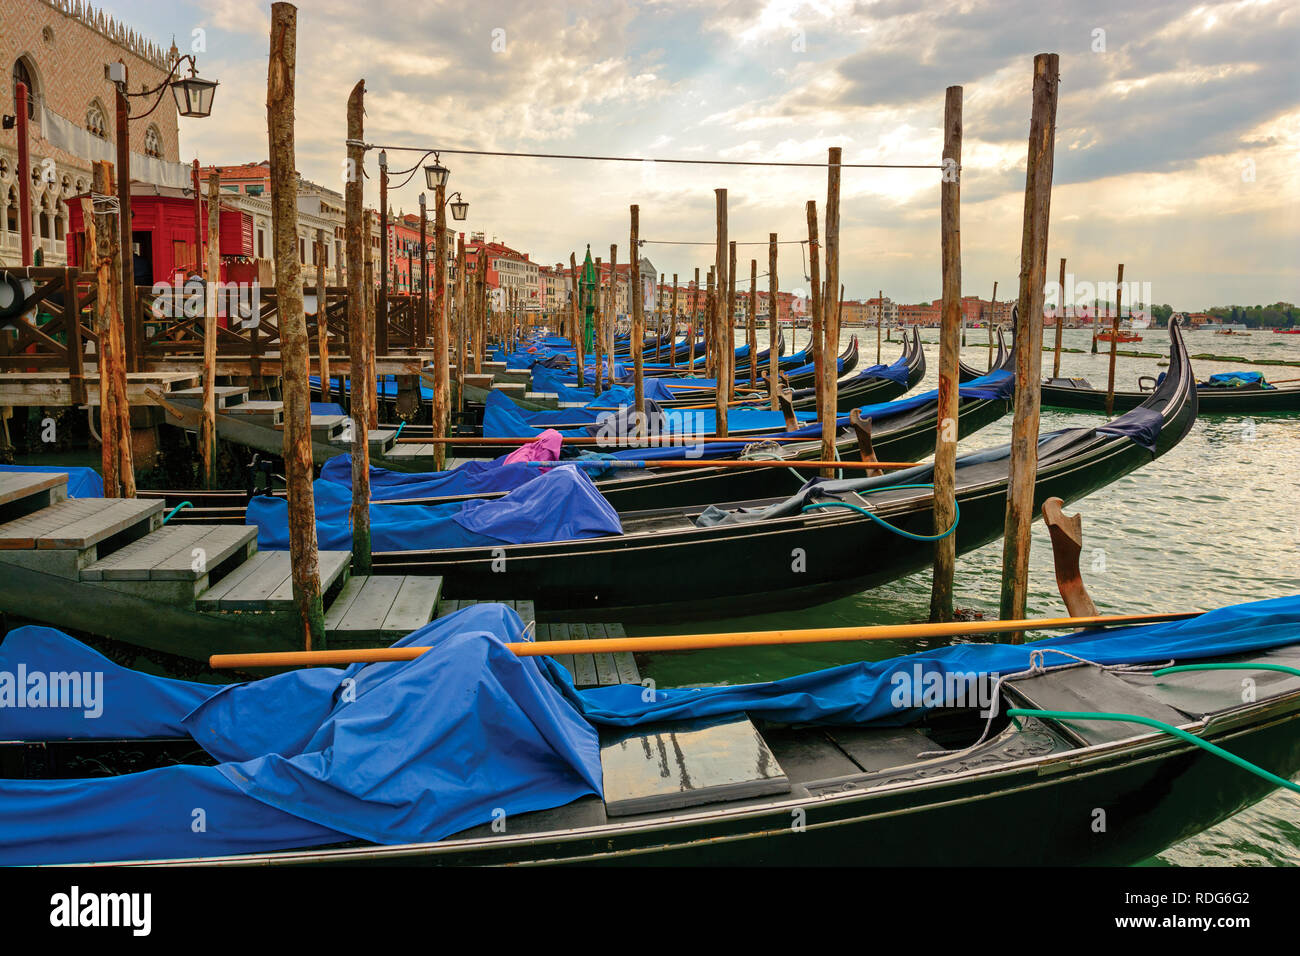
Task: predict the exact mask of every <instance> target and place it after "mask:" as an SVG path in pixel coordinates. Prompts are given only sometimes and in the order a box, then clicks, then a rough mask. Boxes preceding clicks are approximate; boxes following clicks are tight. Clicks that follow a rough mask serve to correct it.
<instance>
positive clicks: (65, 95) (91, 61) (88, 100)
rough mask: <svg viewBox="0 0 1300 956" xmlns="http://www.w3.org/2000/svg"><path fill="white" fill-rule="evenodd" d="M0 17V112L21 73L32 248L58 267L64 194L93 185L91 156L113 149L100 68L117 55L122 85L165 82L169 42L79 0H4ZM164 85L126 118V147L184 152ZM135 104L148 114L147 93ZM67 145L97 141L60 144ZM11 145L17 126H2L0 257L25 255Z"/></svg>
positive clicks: (143, 153)
mask: <svg viewBox="0 0 1300 956" xmlns="http://www.w3.org/2000/svg"><path fill="white" fill-rule="evenodd" d="M0 24H2V25H3V28H2V29H0V63H2V64H3V67H4V70H5V76H4V83H3V89H2V90H0V114H4V115H6V116H9V115H14V114H15V112H16V109H15V105H14V92H15V87H16V83H17V81H18V80H19V79H22V80H23V81H24V82H26V83H28V85H29V87H30V88H31V90H32V94H31V96H30V97H29V98H30V101H31V102H30V108H29V117H30V119H29V144H30V145H29V152H30V157H31V167H32V180H33V183H32V191H31V208H32V220H33V229H32V250H33V253H36V252H37V251H39V252H40V255H41V259H42V261H43V263H44V264H45V265H62V264H64V263H65V262H66V246H65V242H64V237H65V235H66V232H67V228H68V212H67V200H68V199H69V198H70V197H72V196H75V195H78V194H79V193H84V192H86V191H87V190H88V189H89V187H90V169H91V159H92V156H91V155H90V154H91V153H92V152H95V151H98V152H99V153H100V155H106V156H107V155H111V150H112V149H113V148H114V146H113V144H114V138H115V135H116V134H115V126H116V112H115V106H114V104H115V102H116V101H115V98H114V87H113V84H112V83H111V82H110V81H109V80H108V78H107V77H106V75H105V67H106V65H107V64H109V63H115V62H117V61H119V60H120V61H122V62H123V63H125V64H126V68H127V88H128V90H130V91H132V92H139V91H141V90H144V89H152V88H153V87H155V86H158V85H159V84H160V83H162V82H163V80H164V79H166V77H167V74H168V72H169V70H170V64H171V62H173V61H172V60H171V59H170V57H172V56H175V55H176V53H175V47H173V48H172V51H171V52H168V53H165V52H164V51H163V50H162V49H161V47H159V46H158V45H157V44H155V43H154V42H152V41H151V40H149V39H148V38H147V37H144V36H143V35H141V34H139V33H137V32H136V31H135V30H132V29H131V28H129V27H127V26H125V25H123V24H121V23H119V22H117V21H115V20H114V19H113V18H112V17H110V16H109V15H108V14H106V13H105V12H104V11H103V10H102V9H101V10H94V9H92V8H91V6H90V5H89V4H88V3H85V2H82V0H0ZM161 92H162V98H161V100H160V101H159V103H158V107H157V109H156V110H154V111H153V112H152V113H151V114H150V115H149V116H147V117H142V118H140V119H137V120H135V121H133V122H131V123H130V124H129V127H128V130H129V134H130V148H131V151H132V153H135V154H139V157H140V158H141V159H144V158H145V157H148V159H149V160H154V161H160V162H162V163H173V164H174V163H177V162H178V161H179V158H180V155H179V154H180V143H179V132H178V124H177V114H176V104H175V101H174V99H173V97H172V94H171V91H170V90H165V89H164V90H162V91H161ZM131 104H132V106H131V108H132V112H139V113H144V112H146V111H147V110H148V108H149V107H151V106H152V105H153V99H152V98H150V99H134V100H132V101H131ZM6 125H8V124H6ZM95 141H99V142H98V143H97V142H95ZM56 142H57V143H62V144H64V147H63V148H61V147H60V146H59V145H56ZM72 143H83V144H86V146H88V147H93V148H87V149H75V148H74V149H69V148H66V147H67V146H68V145H70V144H72ZM17 144H18V137H17V128H16V126H12V127H11V128H8V129H4V130H0V264H18V263H19V262H20V261H21V251H20V243H19V226H18V222H19V218H18V217H19V211H18V196H19V193H18V182H17V177H18V150H17ZM133 164H134V161H133Z"/></svg>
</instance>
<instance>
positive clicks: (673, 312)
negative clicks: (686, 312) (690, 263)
mask: <svg viewBox="0 0 1300 956" xmlns="http://www.w3.org/2000/svg"><path fill="white" fill-rule="evenodd" d="M668 367H669V368H676V367H677V273H676V272H674V273H673V303H672V306H671V307H670V308H669V313H668Z"/></svg>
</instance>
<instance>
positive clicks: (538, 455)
mask: <svg viewBox="0 0 1300 956" xmlns="http://www.w3.org/2000/svg"><path fill="white" fill-rule="evenodd" d="M563 444H564V436H563V435H561V434H560V433H559V432H557V431H556V430H555V429H554V428H548V429H546V431H544V432H542V434H541V435H539V436H538V438H537V441H530V442H529V443H528V444H527V445H520V446H519V447H518V448H516V449H515V450H514V451H512V452H511V453H510V454H508V455H506V460H505V461H504V462H502V464H506V465H513V464H514V463H515V462H517V461H557V460H558V459H559V457H560V448H561V446H562V445H563Z"/></svg>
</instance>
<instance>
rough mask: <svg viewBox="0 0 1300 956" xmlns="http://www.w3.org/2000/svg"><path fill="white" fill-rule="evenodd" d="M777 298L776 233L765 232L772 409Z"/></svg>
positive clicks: (776, 388) (775, 403)
mask: <svg viewBox="0 0 1300 956" xmlns="http://www.w3.org/2000/svg"><path fill="white" fill-rule="evenodd" d="M778 303H779V300H778V298H777V281H776V233H774V232H769V233H768V234H767V396H768V400H769V401H770V402H771V403H772V411H776V410H777V409H778V408H779V407H780V403H779V399H778V395H779V393H780V389H781V383H780V375H779V374H778V372H779V370H780V365H781V357H780V356H779V355H777V354H776V343H777V340H778V339H779V338H780V337H781V309H780V306H779V304H778ZM790 340H791V346H790V349H791V351H794V326H791V327H790Z"/></svg>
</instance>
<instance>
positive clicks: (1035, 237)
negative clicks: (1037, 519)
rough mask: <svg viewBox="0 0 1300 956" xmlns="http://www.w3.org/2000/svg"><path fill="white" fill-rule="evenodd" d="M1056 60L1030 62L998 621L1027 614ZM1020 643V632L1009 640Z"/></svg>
mask: <svg viewBox="0 0 1300 956" xmlns="http://www.w3.org/2000/svg"><path fill="white" fill-rule="evenodd" d="M1059 79H1060V58H1059V56H1058V55H1057V54H1055V53H1040V54H1038V55H1037V56H1035V57H1034V87H1033V90H1034V92H1033V109H1032V112H1031V113H1030V119H1029V158H1028V162H1027V164H1026V167H1025V211H1024V229H1023V231H1022V234H1021V242H1020V301H1019V303H1018V305H1017V313H1018V319H1017V328H1016V330H1015V349H1016V392H1015V398H1014V407H1015V419H1014V421H1013V423H1012V426H1011V461H1010V473H1009V475H1008V484H1007V514H1006V526H1005V528H1004V532H1003V533H1004V538H1003V542H1002V595H1001V615H1000V616H1001V617H1002V618H1004V619H1006V618H1020V617H1023V616H1024V610H1025V603H1026V600H1027V596H1028V591H1029V541H1030V537H1029V536H1030V530H1031V524H1032V521H1033V517H1034V478H1035V474H1036V472H1037V470H1038V418H1039V400H1040V392H1039V385H1040V375H1041V372H1042V365H1043V283H1044V282H1045V281H1046V278H1047V235H1048V224H1049V222H1050V220H1051V199H1052V161H1053V154H1054V151H1055V148H1056V96H1057V84H1058V82H1059ZM1021 640H1023V635H1022V634H1020V633H1017V634H1015V635H1014V637H1013V641H1015V642H1019V641H1021Z"/></svg>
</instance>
